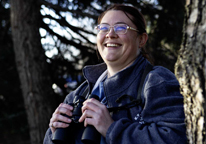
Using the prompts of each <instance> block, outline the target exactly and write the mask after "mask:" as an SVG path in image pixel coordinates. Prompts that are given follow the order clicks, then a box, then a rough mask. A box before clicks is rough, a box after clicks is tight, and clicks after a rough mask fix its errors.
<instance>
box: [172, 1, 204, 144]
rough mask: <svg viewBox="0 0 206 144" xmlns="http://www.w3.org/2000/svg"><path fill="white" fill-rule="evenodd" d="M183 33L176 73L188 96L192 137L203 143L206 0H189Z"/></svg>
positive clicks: (192, 141) (186, 108) (196, 143)
mask: <svg viewBox="0 0 206 144" xmlns="http://www.w3.org/2000/svg"><path fill="white" fill-rule="evenodd" d="M183 37H184V38H183V41H182V45H181V49H180V54H179V57H178V60H177V63H176V65H175V74H176V76H177V78H178V80H179V82H180V85H181V93H182V94H183V96H184V111H185V117H186V119H185V122H186V127H187V138H188V141H189V143H190V144H203V143H206V140H205V108H206V105H205V98H206V95H205V90H206V83H205V82H206V81H205V79H206V57H205V56H206V0H187V1H186V15H185V24H184V35H183Z"/></svg>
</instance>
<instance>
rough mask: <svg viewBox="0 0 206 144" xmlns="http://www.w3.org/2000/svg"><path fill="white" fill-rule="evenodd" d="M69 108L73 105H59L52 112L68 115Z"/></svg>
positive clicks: (70, 112) (69, 112) (70, 113)
mask: <svg viewBox="0 0 206 144" xmlns="http://www.w3.org/2000/svg"><path fill="white" fill-rule="evenodd" d="M71 109H73V107H72V106H69V105H67V104H64V105H60V106H59V107H57V109H56V110H55V112H54V113H53V114H66V115H68V116H72V111H71Z"/></svg>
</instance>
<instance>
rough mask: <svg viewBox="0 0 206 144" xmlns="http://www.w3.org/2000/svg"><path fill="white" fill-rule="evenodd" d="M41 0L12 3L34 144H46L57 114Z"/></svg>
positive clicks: (19, 63) (17, 53) (22, 85)
mask: <svg viewBox="0 0 206 144" xmlns="http://www.w3.org/2000/svg"><path fill="white" fill-rule="evenodd" d="M39 16H40V5H38V1H37V0H11V26H12V36H13V42H14V51H15V59H16V65H17V69H18V73H19V77H20V81H21V89H22V92H23V97H24V103H25V108H26V111H27V116H28V123H29V128H30V139H31V144H39V143H43V142H42V141H43V137H44V134H45V131H46V129H47V128H48V123H49V119H50V117H51V114H52V112H53V108H52V106H54V104H53V103H54V92H53V89H52V83H51V78H50V76H49V72H48V64H47V63H46V57H45V52H44V50H43V48H42V45H41V41H40V34H39V25H40V24H39V22H40V20H39Z"/></svg>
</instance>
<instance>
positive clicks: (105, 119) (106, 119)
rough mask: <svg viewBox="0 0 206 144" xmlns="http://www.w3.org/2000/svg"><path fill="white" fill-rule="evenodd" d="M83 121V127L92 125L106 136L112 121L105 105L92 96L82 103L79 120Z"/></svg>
mask: <svg viewBox="0 0 206 144" xmlns="http://www.w3.org/2000/svg"><path fill="white" fill-rule="evenodd" d="M83 121H84V126H85V127H86V126H87V125H93V126H94V127H95V128H96V129H97V131H98V132H99V133H101V134H102V135H103V136H104V137H106V133H107V130H108V128H109V126H110V125H111V124H112V123H113V119H112V117H111V116H110V114H109V111H108V109H107V107H106V106H105V105H104V104H102V103H100V102H99V101H98V100H96V99H94V98H91V99H88V100H86V101H85V102H84V103H83V107H82V116H81V117H80V119H79V122H83Z"/></svg>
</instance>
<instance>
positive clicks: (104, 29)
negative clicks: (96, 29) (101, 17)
mask: <svg viewBox="0 0 206 144" xmlns="http://www.w3.org/2000/svg"><path fill="white" fill-rule="evenodd" d="M100 30H101V31H108V27H100Z"/></svg>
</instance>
